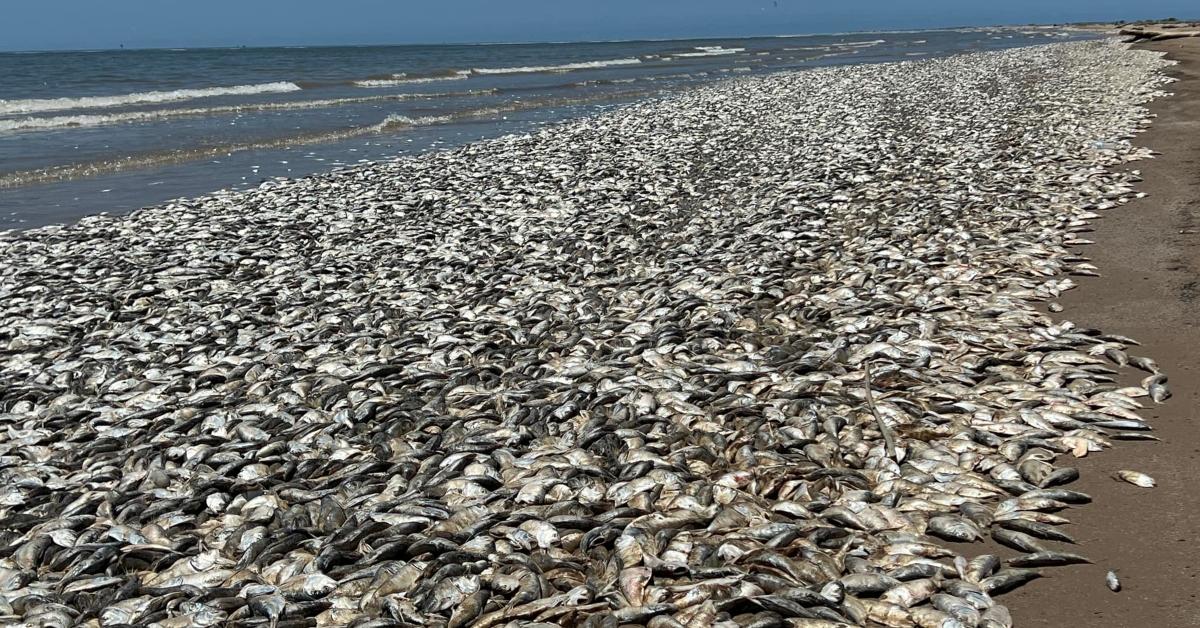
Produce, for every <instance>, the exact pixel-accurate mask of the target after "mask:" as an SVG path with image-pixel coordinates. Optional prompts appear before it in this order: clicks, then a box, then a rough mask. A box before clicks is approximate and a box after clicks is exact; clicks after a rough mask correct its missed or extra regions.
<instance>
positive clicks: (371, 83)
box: [354, 70, 471, 87]
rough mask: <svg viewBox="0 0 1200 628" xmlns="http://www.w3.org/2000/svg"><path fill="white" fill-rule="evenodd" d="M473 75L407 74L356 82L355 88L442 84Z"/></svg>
mask: <svg viewBox="0 0 1200 628" xmlns="http://www.w3.org/2000/svg"><path fill="white" fill-rule="evenodd" d="M470 75H471V73H470V72H468V71H466V70H461V71H459V72H456V73H454V74H447V75H445V76H408V75H407V74H393V75H392V78H387V79H364V80H361V81H354V86H355V87H396V86H398V85H416V84H420V83H440V82H442V81H461V80H463V79H465V78H467V77H468V76H470Z"/></svg>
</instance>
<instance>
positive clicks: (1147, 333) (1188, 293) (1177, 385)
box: [1002, 38, 1200, 628]
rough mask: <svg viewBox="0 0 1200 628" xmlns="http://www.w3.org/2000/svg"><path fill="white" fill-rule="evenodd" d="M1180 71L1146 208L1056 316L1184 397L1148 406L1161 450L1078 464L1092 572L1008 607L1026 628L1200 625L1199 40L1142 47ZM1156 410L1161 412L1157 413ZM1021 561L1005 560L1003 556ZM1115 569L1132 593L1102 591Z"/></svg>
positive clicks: (1115, 233) (1106, 221)
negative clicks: (1131, 475) (1127, 339)
mask: <svg viewBox="0 0 1200 628" xmlns="http://www.w3.org/2000/svg"><path fill="white" fill-rule="evenodd" d="M1139 47H1141V48H1145V49H1149V50H1159V51H1164V52H1166V53H1167V54H1168V56H1169V57H1170V58H1172V59H1176V60H1178V61H1179V62H1180V64H1179V65H1178V66H1175V67H1174V68H1172V69H1171V74H1172V75H1173V76H1176V77H1177V78H1179V79H1180V81H1179V82H1178V83H1174V84H1172V85H1169V86H1167V88H1166V89H1167V90H1168V91H1172V92H1174V94H1175V95H1174V96H1172V97H1169V98H1162V99H1159V100H1157V101H1155V102H1154V103H1153V104H1152V105H1151V106H1150V109H1151V110H1152V111H1153V112H1154V113H1156V114H1157V115H1158V119H1157V120H1156V121H1155V122H1154V124H1153V125H1152V126H1151V128H1150V130H1149V131H1147V132H1146V133H1144V134H1142V135H1141V136H1139V137H1138V139H1137V140H1134V141H1135V142H1136V143H1137V144H1139V145H1142V146H1149V147H1150V148H1152V149H1154V150H1156V151H1159V152H1160V153H1162V154H1161V156H1159V157H1158V158H1157V159H1154V160H1152V161H1142V162H1136V163H1134V164H1131V168H1136V169H1139V170H1141V172H1142V175H1143V176H1144V177H1145V181H1144V182H1143V183H1141V184H1139V187H1138V189H1139V190H1141V191H1144V192H1146V193H1148V194H1149V196H1148V197H1147V198H1144V199H1141V200H1139V201H1135V202H1133V203H1130V204H1128V205H1125V206H1122V207H1120V208H1118V209H1114V210H1111V211H1110V212H1108V213H1107V214H1106V215H1105V217H1104V218H1103V219H1102V220H1099V221H1097V222H1096V224H1095V229H1096V230H1095V233H1093V234H1091V237H1090V238H1089V239H1092V240H1095V242H1096V244H1094V245H1091V246H1087V247H1083V248H1081V249H1080V252H1081V253H1083V254H1085V255H1088V256H1090V257H1091V258H1092V260H1093V263H1095V264H1096V265H1097V266H1098V267H1099V268H1100V272H1101V273H1102V274H1103V277H1100V278H1095V279H1093V278H1087V277H1082V278H1076V280H1077V281H1078V282H1079V283H1080V284H1081V286H1080V288H1079V289H1078V290H1074V291H1072V292H1071V293H1068V295H1067V296H1066V298H1064V299H1063V300H1062V303H1063V305H1064V306H1066V310H1065V311H1064V312H1063V313H1062V314H1060V315H1059V316H1062V317H1065V318H1067V319H1068V320H1072V321H1075V322H1076V323H1077V324H1079V325H1081V326H1086V327H1098V328H1101V329H1103V330H1105V331H1108V332H1113V333H1119V334H1124V335H1127V336H1131V337H1133V338H1135V339H1137V340H1139V341H1141V342H1142V344H1143V345H1144V346H1143V347H1141V348H1140V349H1141V350H1140V351H1138V350H1137V349H1138V348H1136V347H1135V348H1133V349H1134V351H1132V352H1131V353H1134V354H1139V355H1146V356H1150V357H1153V358H1154V359H1155V360H1156V361H1157V362H1158V363H1159V365H1160V366H1161V367H1162V368H1163V369H1164V371H1165V372H1166V373H1167V374H1168V375H1169V376H1170V378H1171V380H1170V385H1171V389H1172V392H1173V393H1174V397H1173V398H1172V399H1170V400H1169V401H1168V402H1167V403H1166V404H1165V405H1161V406H1154V407H1151V408H1148V410H1147V413H1146V416H1147V417H1149V418H1151V419H1152V422H1153V423H1154V425H1155V427H1156V429H1157V435H1158V436H1159V437H1160V438H1162V442H1159V443H1136V442H1124V443H1118V444H1117V447H1116V448H1114V449H1112V450H1109V451H1106V452H1103V453H1101V454H1098V455H1092V456H1089V457H1087V458H1084V459H1081V460H1079V461H1078V465H1077V466H1078V467H1079V468H1080V471H1081V472H1082V473H1083V477H1082V479H1081V480H1080V481H1079V482H1077V483H1075V484H1074V485H1072V486H1071V487H1070V488H1073V489H1078V490H1082V491H1085V492H1088V493H1090V494H1091V495H1092V496H1093V497H1094V498H1095V503H1094V504H1092V505H1089V506H1084V507H1082V508H1079V509H1072V510H1071V511H1070V513H1069V515H1070V516H1071V518H1072V521H1073V522H1074V523H1075V524H1076V525H1072V526H1069V529H1070V531H1071V533H1073V534H1075V535H1076V536H1077V537H1078V538H1079V540H1080V546H1079V547H1078V548H1073V550H1074V551H1078V552H1079V553H1082V554H1084V555H1086V556H1088V557H1090V558H1091V559H1092V560H1094V561H1095V563H1096V564H1095V565H1087V566H1080V567H1068V568H1060V569H1047V570H1046V573H1047V575H1048V576H1049V577H1048V578H1046V579H1044V580H1041V581H1038V582H1034V583H1033V584H1031V585H1027V586H1026V587H1025V588H1023V589H1020V590H1018V591H1017V592H1015V593H1012V594H1010V595H1007V596H1005V597H1004V598H1002V599H1003V600H1004V602H1005V603H1007V604H1008V605H1009V606H1010V608H1012V609H1013V614H1014V616H1015V619H1016V623H1017V625H1018V626H1023V627H1025V626H1055V627H1060V626H1070V627H1075V626H1080V627H1082V626H1087V627H1089V628H1098V627H1109V626H1112V627H1122V628H1126V627H1135V626H1139V627H1140V626H1154V627H1156V628H1158V627H1163V628H1166V627H1176V626H1200V597H1198V596H1200V360H1198V359H1197V358H1198V356H1200V39H1197V38H1193V39H1175V40H1169V41H1162V42H1153V43H1148V44H1140V45H1139ZM1150 405H1153V404H1150ZM1118 469H1134V470H1138V471H1143V472H1145V473H1149V474H1150V475H1152V476H1154V477H1155V478H1156V479H1157V480H1158V483H1159V485H1158V488H1155V489H1140V488H1136V487H1134V486H1132V485H1130V484H1124V483H1118V482H1115V481H1113V480H1112V479H1111V477H1110V476H1111V474H1112V472H1114V471H1116V470H1118ZM1012 553H1013V552H1011V551H1007V550H1006V555H1011V554H1012ZM1110 569H1112V570H1116V572H1117V573H1118V574H1119V576H1120V577H1121V581H1122V584H1123V585H1124V590H1123V591H1121V592H1120V593H1112V592H1110V591H1109V590H1108V589H1107V588H1106V587H1105V585H1104V575H1105V572H1107V571H1108V570H1110Z"/></svg>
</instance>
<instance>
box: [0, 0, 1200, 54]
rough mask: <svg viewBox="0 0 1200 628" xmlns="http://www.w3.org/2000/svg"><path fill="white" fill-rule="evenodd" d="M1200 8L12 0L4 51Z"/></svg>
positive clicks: (740, 28)
mask: <svg viewBox="0 0 1200 628" xmlns="http://www.w3.org/2000/svg"><path fill="white" fill-rule="evenodd" d="M1172 16H1173V17H1179V18H1186V17H1200V2H1198V1H1197V0H1186V1H1185V0H1139V1H1137V2H1133V1H1131V0H986V1H981V0H908V1H905V0H833V1H831V0H765V1H762V0H437V1H427V0H3V7H2V9H0V17H2V19H0V49H3V50H45V49H88V48H115V47H117V46H120V45H122V44H123V45H125V46H126V47H193V46H236V45H247V46H256V45H257V46H263V45H335V44H372V43H439V42H478V41H563V40H594V39H633V38H657V37H691V36H696V37H702V36H720V35H731V36H733V35H778V34H788V33H821V32H831V31H849V30H872V29H904V28H923V27H940V26H959V25H985V24H1020V23H1030V22H1043V23H1044V22H1062V21H1077V20H1113V19H1139V18H1163V17H1172Z"/></svg>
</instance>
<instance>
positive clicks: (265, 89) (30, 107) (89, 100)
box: [0, 81, 300, 115]
mask: <svg viewBox="0 0 1200 628" xmlns="http://www.w3.org/2000/svg"><path fill="white" fill-rule="evenodd" d="M296 91H300V86H299V85H296V84H295V83H288V82H283V81H281V82H276V83H260V84H258V85H233V86H230V87H205V88H201V89H176V90H172V91H165V92H137V93H134V94H122V95H118V96H82V97H79V98H34V99H28V100H0V115H11V114H15V113H39V112H44V111H66V110H69V109H102V108H108V107H124V106H126V105H144V104H151V103H163V102H174V101H178V100H192V99H194V98H210V97H212V96H240V95H251V94H271V93H283V92H296Z"/></svg>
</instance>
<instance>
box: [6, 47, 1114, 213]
mask: <svg viewBox="0 0 1200 628" xmlns="http://www.w3.org/2000/svg"><path fill="white" fill-rule="evenodd" d="M1090 37H1093V36H1092V35H1088V34H1085V33H1081V32H1072V31H1067V30H1064V29H1060V28H1054V27H1022V28H993V29H987V28H981V29H958V30H938V31H922V32H911V31H909V32H893V33H855V34H838V35H816V36H813V35H809V36H796V37H770V38H751V39H706V40H671V41H631V42H603V43H564V44H499V45H443V46H363V47H317V48H235V49H179V50H166V49H157V50H109V51H79V52H49V53H0V229H13V228H17V229H19V228H27V227H32V226H38V225H44V224H51V223H58V222H66V221H70V220H73V219H76V218H79V217H81V216H85V215H89V214H94V213H99V212H112V213H120V212H127V211H130V210H133V209H136V208H138V207H144V206H147V205H153V204H156V203H161V202H163V201H166V200H169V199H172V198H178V197H184V196H197V195H202V194H206V193H209V192H213V191H216V190H218V189H238V188H245V187H252V186H255V185H258V184H259V183H261V182H262V181H264V180H266V179H272V178H276V177H299V176H303V175H306V174H310V173H313V172H319V171H328V170H333V169H337V168H342V167H348V166H352V165H355V164H359V163H364V162H370V161H377V160H384V159H389V158H394V157H396V156H400V155H410V154H416V153H420V152H422V151H426V150H431V149H437V148H442V147H448V146H455V145H460V144H463V143H466V142H470V141H473V140H477V139H482V138H487V137H494V136H498V135H502V134H506V133H512V132H523V131H528V130H531V129H534V128H537V127H538V126H541V125H545V124H549V123H553V122H556V121H560V120H563V119H566V118H570V117H576V116H580V115H586V114H589V113H594V112H597V111H602V110H604V109H606V108H611V107H619V106H621V105H622V104H625V103H629V102H633V101H636V100H640V99H645V98H653V97H658V96H662V95H665V94H670V93H673V92H676V91H679V90H685V89H688V88H690V87H693V86H695V85H699V84H702V83H707V82H711V81H718V80H726V79H730V78H732V77H737V76H745V75H753V74H762V73H769V72H780V71H788V70H800V69H804V68H811V67H818V66H826V65H837V64H851V63H879V62H888V61H899V60H911V59H924V58H931V57H938V56H945V55H951V54H956V53H961V52H967V51H977V50H989V49H999V48H1008V47H1015V46H1026V45H1033V44H1041V43H1047V42H1053V41H1070V40H1074V39H1085V38H1090Z"/></svg>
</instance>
